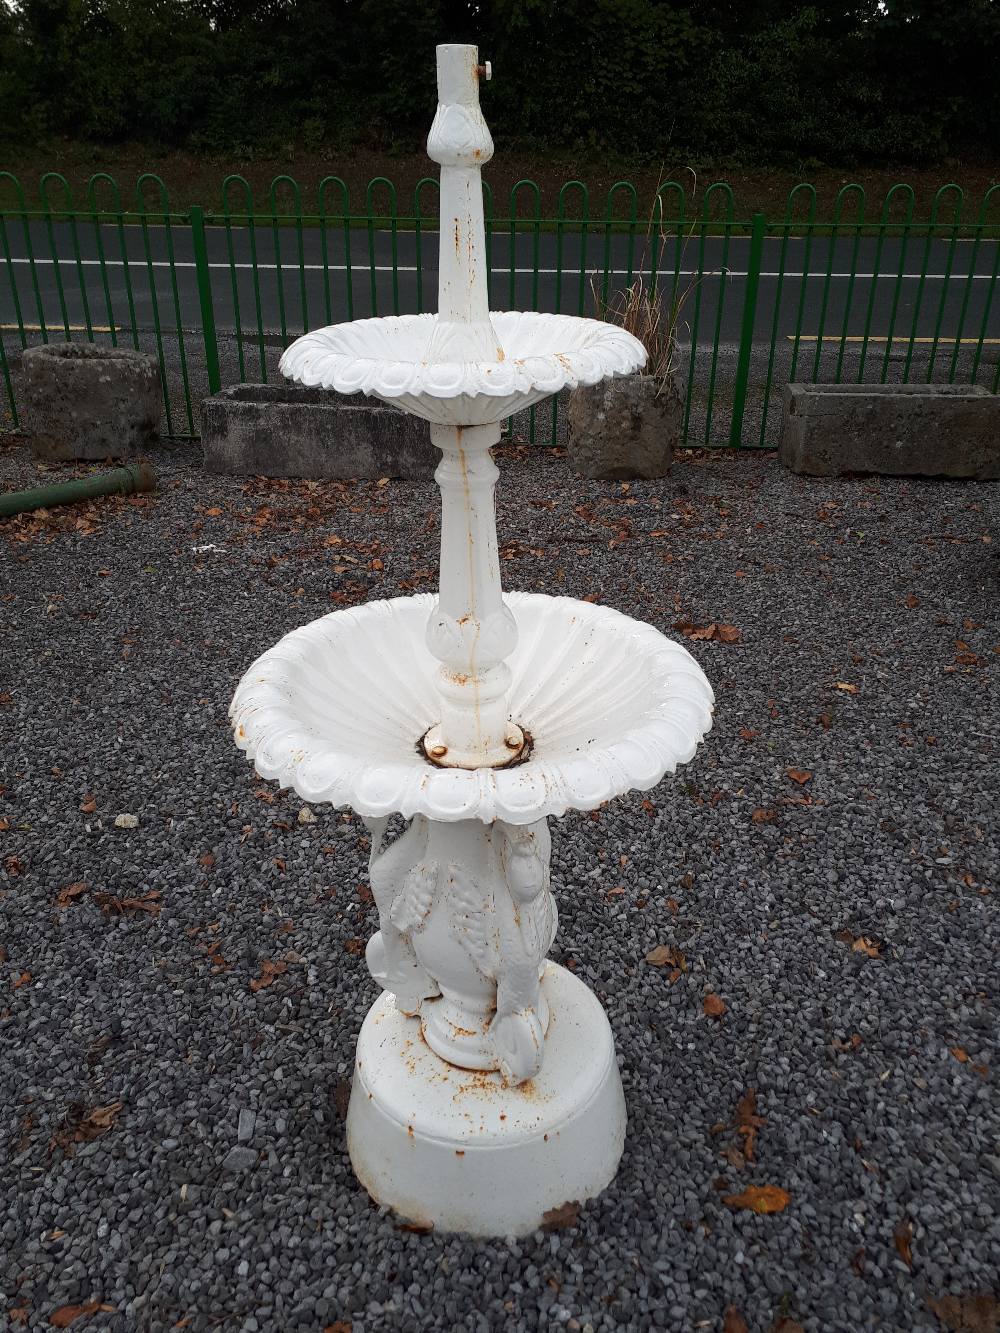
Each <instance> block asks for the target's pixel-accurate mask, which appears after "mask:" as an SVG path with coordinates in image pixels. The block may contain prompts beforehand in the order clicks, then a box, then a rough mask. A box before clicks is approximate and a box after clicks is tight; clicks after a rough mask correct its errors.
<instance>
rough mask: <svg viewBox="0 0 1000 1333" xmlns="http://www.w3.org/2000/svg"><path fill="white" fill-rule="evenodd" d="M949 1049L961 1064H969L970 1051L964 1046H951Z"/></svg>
mask: <svg viewBox="0 0 1000 1333" xmlns="http://www.w3.org/2000/svg"><path fill="white" fill-rule="evenodd" d="M948 1049H949V1051H951V1053H952V1055H953V1056H954V1057H955V1059H956V1060H957V1061H958V1063H959V1064H960V1065H964V1064H968V1062H969V1052H968V1051H967V1050H966V1049H965V1047H964V1046H949V1047H948Z"/></svg>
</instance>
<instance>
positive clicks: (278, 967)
mask: <svg viewBox="0 0 1000 1333" xmlns="http://www.w3.org/2000/svg"><path fill="white" fill-rule="evenodd" d="M287 971H288V964H287V963H272V962H271V960H270V959H269V958H265V959H264V961H263V962H262V963H261V965H260V976H259V977H253V978H252V980H251V982H250V989H251V990H252V991H253V993H254V994H255V995H256V993H257V991H259V990H263V989H264V987H265V986H270V984H271V982H272V981H274V980H275V978H276V977H280V976H281V974H282V972H287Z"/></svg>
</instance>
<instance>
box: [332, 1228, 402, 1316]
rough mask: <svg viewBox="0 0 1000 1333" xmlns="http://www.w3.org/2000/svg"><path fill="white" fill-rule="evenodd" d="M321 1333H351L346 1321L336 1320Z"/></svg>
mask: <svg viewBox="0 0 1000 1333" xmlns="http://www.w3.org/2000/svg"><path fill="white" fill-rule="evenodd" d="M403 1229H404V1228H402V1227H400V1230H401V1231H402V1230H403ZM323 1333H351V1325H350V1324H349V1323H348V1322H347V1320H346V1319H337V1320H334V1322H333V1323H332V1324H327V1326H326V1328H324V1330H323Z"/></svg>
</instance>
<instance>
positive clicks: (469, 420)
mask: <svg viewBox="0 0 1000 1333" xmlns="http://www.w3.org/2000/svg"><path fill="white" fill-rule="evenodd" d="M490 321H491V323H492V325H493V329H494V330H495V332H496V336H497V341H498V343H499V345H500V348H501V350H502V360H498V361H427V360H424V359H423V358H424V357H425V356H426V355H427V351H428V347H429V345H430V342H431V336H432V334H433V333H434V331H435V328H436V326H437V322H438V316H437V315H390V316H387V317H385V318H383V319H357V320H353V321H352V322H351V323H349V324H332V325H331V326H330V327H329V328H325V329H315V330H314V331H313V332H312V333H306V334H304V335H303V336H302V337H301V338H299V339H297V340H296V341H295V342H294V343H293V344H292V345H291V347H289V348H288V350H287V351H286V352H285V354H284V356H283V357H282V358H281V367H280V368H281V373H282V374H283V375H286V376H288V378H289V379H294V380H297V381H298V382H299V383H300V384H308V385H312V386H314V387H319V388H323V389H336V391H337V392H338V393H367V394H372V395H374V396H375V397H376V398H381V399H383V400H384V401H385V402H389V403H393V404H395V405H396V406H397V407H401V408H403V409H404V411H407V412H411V413H412V414H413V415H414V416H418V417H423V419H424V420H425V421H430V422H431V423H432V424H435V425H441V426H488V425H491V424H494V423H496V422H498V421H503V420H504V419H505V418H506V417H509V416H512V415H513V414H514V413H515V412H521V411H523V410H524V409H525V408H526V407H531V405H532V404H533V403H537V402H539V401H540V400H541V399H542V398H547V397H548V396H549V395H550V394H553V393H558V392H559V390H560V389H564V388H571V389H575V388H576V387H577V385H580V384H597V383H598V381H599V380H603V379H607V378H609V377H610V376H613V375H628V374H630V373H631V372H632V371H634V370H639V369H640V368H641V367H642V366H643V365H645V362H646V352H645V349H644V347H643V346H642V343H640V342H639V340H638V339H637V338H634V337H633V336H632V334H631V333H626V331H625V330H624V329H621V328H618V327H616V326H615V325H613V324H605V323H603V322H602V321H601V320H597V319H580V318H577V317H576V316H573V315H544V314H538V313H536V312H532V311H529V312H521V311H516V310H503V311H494V312H492V313H491V314H490Z"/></svg>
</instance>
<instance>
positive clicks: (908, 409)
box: [780, 384, 1000, 481]
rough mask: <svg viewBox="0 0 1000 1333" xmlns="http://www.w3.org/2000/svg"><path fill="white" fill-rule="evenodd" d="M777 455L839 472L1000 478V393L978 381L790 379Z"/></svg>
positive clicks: (791, 463)
mask: <svg viewBox="0 0 1000 1333" xmlns="http://www.w3.org/2000/svg"><path fill="white" fill-rule="evenodd" d="M783 408H784V411H783V416H782V431H781V444H780V456H781V461H782V463H784V465H785V467H787V468H790V469H791V471H792V472H800V473H805V474H807V475H810V476H814V477H835V476H839V475H841V474H842V473H845V472H877V473H882V474H884V475H886V476H897V477H920V476H923V477H971V478H975V479H977V480H980V481H983V480H987V479H990V478H995V477H1000V397H998V396H997V395H996V394H992V393H989V392H988V391H987V390H986V389H984V388H982V387H981V386H980V385H958V384H786V385H785V388H784V394H783Z"/></svg>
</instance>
